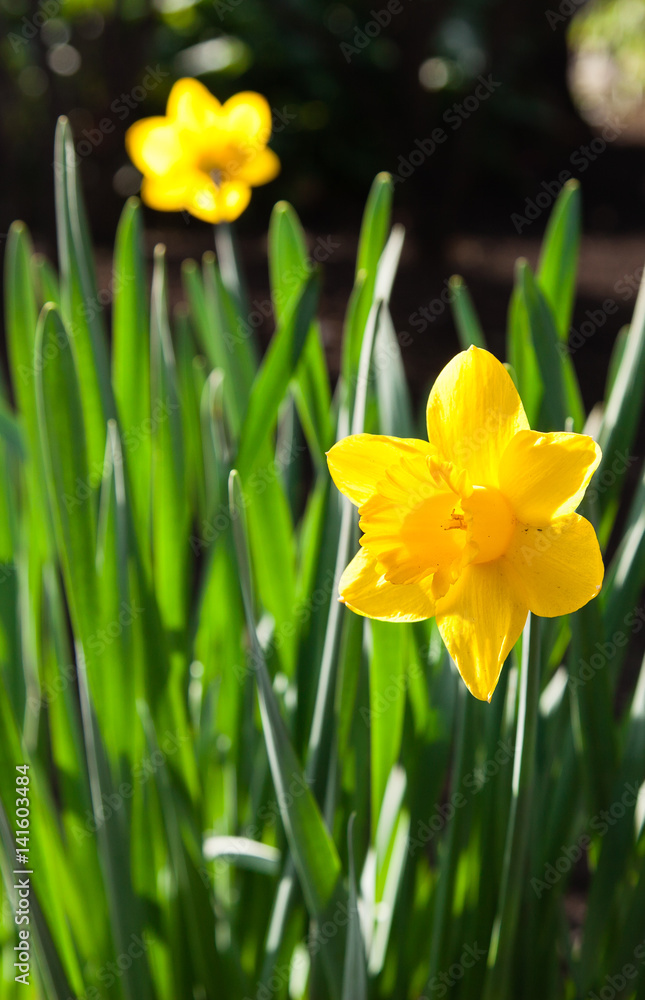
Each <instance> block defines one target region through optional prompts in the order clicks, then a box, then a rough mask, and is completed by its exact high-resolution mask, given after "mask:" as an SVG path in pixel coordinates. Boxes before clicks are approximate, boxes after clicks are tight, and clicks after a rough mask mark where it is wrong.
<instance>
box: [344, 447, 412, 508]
mask: <svg viewBox="0 0 645 1000" xmlns="http://www.w3.org/2000/svg"><path fill="white" fill-rule="evenodd" d="M430 454H432V449H431V447H430V445H429V444H428V442H427V441H419V440H417V439H416V438H397V437H387V436H386V435H384V434H352V435H350V436H349V437H346V438H343V439H342V441H338V442H337V444H335V445H334V446H333V448H331V449H330V450H329V451H328V452H327V464H328V466H329V471H330V473H331V477H332V479H333V480H334V482H335V484H336V486H337V487H338V489H339V490H340V491H341V493H344V494H345V496H346V497H349V499H350V500H351V501H352V503H353V504H356V506H357V507H360V505H361V504H363V503H365V502H366V501H367V500H369V498H370V497H371V496H374V494H375V493H376V492H377V490H376V487H377V484H378V483H379V481H380V480H381V479H383V477H384V476H385V473H386V471H387V469H388V466H391V465H394V464H395V463H396V462H398V461H400V459H401V458H403V457H405V456H408V457H413V456H416V455H430Z"/></svg>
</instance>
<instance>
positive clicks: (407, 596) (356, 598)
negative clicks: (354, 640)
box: [338, 549, 435, 622]
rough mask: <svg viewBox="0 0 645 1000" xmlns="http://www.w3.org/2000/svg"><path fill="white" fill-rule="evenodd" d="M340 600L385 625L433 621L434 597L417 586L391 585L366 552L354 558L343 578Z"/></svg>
mask: <svg viewBox="0 0 645 1000" xmlns="http://www.w3.org/2000/svg"><path fill="white" fill-rule="evenodd" d="M338 592H339V594H340V599H341V601H343V603H344V604H346V605H347V607H348V608H350V609H351V610H352V611H355V612H356V614H359V615H363V617H364V618H377V619H378V620H379V621H385V622H419V621H423V620H424V619H425V618H431V617H432V615H433V614H434V610H435V605H434V601H433V600H432V597H431V596H430V595H429V594H428V593H427V592H426V591H425V590H424V589H423V588H422V587H421V586H420V585H419V584H414V583H405V584H393V583H388V582H387V580H386V579H385V577H384V576H383V573H382V570H381V569H380V568H379V566H378V564H377V563H376V562H375V561H374V560H373V559H371V558H370V557H369V555H368V553H367V552H366V551H365V549H361V550H360V552H359V553H358V555H356V556H354V558H353V559H352V561H351V562H350V564H349V566H348V567H347V568H346V570H345V572H344V573H343V575H342V576H341V578H340V583H339V585H338Z"/></svg>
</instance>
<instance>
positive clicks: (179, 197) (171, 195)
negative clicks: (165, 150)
mask: <svg viewBox="0 0 645 1000" xmlns="http://www.w3.org/2000/svg"><path fill="white" fill-rule="evenodd" d="M205 183H209V180H208V178H205V177H204V175H203V174H200V173H199V172H198V171H182V172H180V173H174V174H173V173H171V174H166V175H165V176H164V177H144V179H143V182H142V184H141V197H142V199H143V201H144V202H145V203H146V205H149V206H150V208H155V209H157V211H160V212H180V211H181V210H182V209H184V208H186V207H187V205H188V203H189V201H190V198H191V196H192V193H193V191H194V190H195V188H196V187H199V186H200V185H204V184H205Z"/></svg>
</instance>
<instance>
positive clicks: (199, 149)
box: [126, 78, 280, 222]
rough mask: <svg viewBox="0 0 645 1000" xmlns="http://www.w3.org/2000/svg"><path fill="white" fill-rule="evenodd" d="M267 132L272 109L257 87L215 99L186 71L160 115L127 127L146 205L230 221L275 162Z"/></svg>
mask: <svg viewBox="0 0 645 1000" xmlns="http://www.w3.org/2000/svg"><path fill="white" fill-rule="evenodd" d="M270 135H271V109H270V107H269V105H268V103H267V101H266V100H265V98H264V97H262V95H261V94H255V93H253V92H251V91H247V92H244V93H241V94H235V96H234V97H231V98H229V100H228V101H226V103H225V104H220V102H219V101H218V100H217V98H215V97H213V95H212V94H211V92H210V91H209V90H207V89H206V87H204V86H203V84H201V83H199V82H198V81H197V80H193V79H192V78H186V79H183V80H178V81H177V83H176V84H175V85H174V87H173V88H172V90H171V91H170V95H169V97H168V105H167V108H166V115H165V116H164V117H162V116H158V117H155V118H144V119H142V120H141V121H139V122H136V123H135V124H134V125H132V126H131V127H130V128H129V129H128V131H127V134H126V147H127V150H128V153H129V155H130V158H131V160H132V162H133V163H134V164H135V166H136V167H137V168H138V169H139V170H140V171H141V173H142V174H143V176H144V179H143V184H142V187H141V197H142V198H143V200H144V201H145V203H146V204H147V205H149V206H150V207H151V208H156V209H159V210H161V211H165V212H179V211H183V210H185V211H187V212H190V213H191V215H195V216H196V217H197V218H198V219H204V220H205V221H206V222H231V221H232V220H233V219H237V217H238V216H239V215H241V214H242V212H243V211H244V209H245V208H246V206H247V205H248V203H249V200H250V198H251V188H252V187H256V186H257V185H258V184H266V183H267V182H268V181H270V180H273V178H274V177H275V176H276V175H277V174H278V172H279V170H280V161H279V159H278V157H277V156H276V154H275V153H274V152H273V150H271V149H267V142H268V141H269V137H270Z"/></svg>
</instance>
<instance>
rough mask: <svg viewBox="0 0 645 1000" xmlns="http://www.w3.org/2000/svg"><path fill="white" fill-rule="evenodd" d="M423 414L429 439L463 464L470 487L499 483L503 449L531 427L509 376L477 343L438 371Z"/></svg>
mask: <svg viewBox="0 0 645 1000" xmlns="http://www.w3.org/2000/svg"><path fill="white" fill-rule="evenodd" d="M426 417H427V423H428V440H429V441H430V444H431V445H432V446H433V447H434V448H435V449H436V450H437V451H438V453H439V454H440V456H441V457H442V458H443V459H445V460H447V461H449V462H454V463H455V465H456V466H458V467H459V468H462V469H466V471H467V472H468V473H469V476H470V480H471V482H472V484H473V485H474V486H499V482H498V465H499V461H500V458H501V456H502V454H503V453H504V451H505V449H506V447H507V445H508V444H509V443H510V441H511V440H512V438H513V437H514V435H515V434H517V433H518V432H519V431H521V430H528V428H529V424H528V420H527V419H526V414H525V412H524V407H523V406H522V401H521V399H520V397H519V395H518V392H517V389H516V388H515V386H514V385H513V381H512V379H511V377H510V375H509V374H508V372H507V371H506V369H505V368H504V366H503V365H502V364H501V363H500V362H499V361H498V360H497V358H495V357H494V356H493V355H492V354H490V353H489V352H488V351H483V350H480V349H479V348H477V347H470V348H469V349H468V350H467V351H462V352H461V353H460V354H457V355H456V357H454V358H453V359H452V361H450V362H449V363H448V364H447V365H446V367H445V368H444V369H443V371H441V372H440V374H439V376H438V377H437V380H436V382H435V383H434V385H433V387H432V390H431V392H430V397H429V399H428V406H427V410H426Z"/></svg>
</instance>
